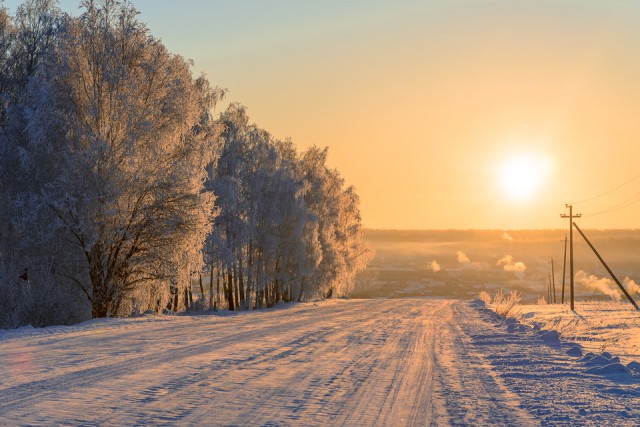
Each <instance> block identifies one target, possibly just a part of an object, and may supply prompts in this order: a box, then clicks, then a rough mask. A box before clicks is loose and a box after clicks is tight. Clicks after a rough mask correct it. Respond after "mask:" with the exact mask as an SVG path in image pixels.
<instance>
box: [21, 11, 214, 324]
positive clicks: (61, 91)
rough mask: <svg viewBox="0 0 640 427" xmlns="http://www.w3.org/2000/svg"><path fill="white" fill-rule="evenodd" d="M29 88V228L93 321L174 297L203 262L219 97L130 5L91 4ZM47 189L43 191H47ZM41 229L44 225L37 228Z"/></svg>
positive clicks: (69, 25)
mask: <svg viewBox="0 0 640 427" xmlns="http://www.w3.org/2000/svg"><path fill="white" fill-rule="evenodd" d="M81 7H82V8H83V13H82V15H81V16H80V17H79V18H67V19H66V20H65V22H64V31H63V32H61V33H60V35H59V37H58V40H57V42H56V44H55V48H54V49H52V50H51V52H50V54H49V55H47V57H46V59H45V63H44V65H43V66H42V67H39V69H38V72H37V73H36V76H35V78H34V79H32V83H31V84H30V86H29V94H28V95H29V97H28V102H27V107H26V109H25V115H26V116H27V117H28V123H27V130H28V144H27V146H26V147H24V150H25V152H26V155H25V158H26V160H25V162H24V163H25V165H26V167H25V169H24V173H25V174H29V175H30V179H31V180H32V181H34V182H39V183H40V186H39V187H40V188H39V190H38V191H33V192H30V193H29V194H25V195H24V196H23V197H22V199H21V203H22V204H23V208H24V211H25V212H30V215H25V218H23V221H22V225H23V228H24V230H25V233H24V234H25V235H29V236H31V238H32V240H33V241H32V242H31V243H32V244H33V245H35V246H39V247H43V246H45V245H46V246H47V248H48V253H49V254H50V255H49V256H48V260H47V262H48V263H49V264H50V267H51V271H53V272H54V273H55V275H56V276H57V277H58V278H65V279H67V280H69V281H71V282H72V283H74V284H75V285H76V286H77V288H78V289H80V291H81V292H82V293H83V294H84V295H85V296H86V299H87V301H88V302H89V303H90V306H91V314H92V316H93V317H104V316H111V315H119V314H126V313H127V312H128V310H130V309H131V307H130V306H128V305H127V304H128V303H129V302H130V301H131V299H132V298H134V297H137V299H138V304H140V305H142V306H143V307H142V308H159V307H161V306H162V305H164V304H165V303H166V300H167V298H168V295H167V291H168V288H169V286H170V285H173V286H175V287H178V288H182V287H184V286H187V285H188V283H189V277H190V273H191V272H192V271H194V270H198V269H200V268H201V266H202V252H201V250H202V246H203V243H204V240H205V237H206V234H207V232H208V230H209V224H210V221H211V218H212V212H213V200H214V198H213V195H212V194H211V193H210V192H205V191H203V182H204V179H205V177H206V170H205V167H206V165H207V164H208V163H210V162H211V160H212V155H213V153H214V151H215V150H214V149H213V144H214V143H215V141H216V139H217V135H218V131H217V130H216V128H215V126H213V125H212V124H211V118H210V117H209V113H208V111H209V109H210V108H211V106H212V103H214V102H215V101H216V100H217V98H218V96H219V95H220V92H219V91H217V90H216V89H212V88H211V87H210V86H209V85H208V83H207V82H206V80H205V79H204V78H200V79H194V78H193V76H192V74H191V71H190V64H189V63H188V62H187V61H185V60H184V59H183V58H182V57H180V56H178V55H173V54H170V53H169V52H168V51H167V49H166V48H165V46H164V45H163V44H162V43H161V42H160V41H159V40H157V39H155V38H153V37H152V36H151V35H150V34H149V32H148V30H147V29H146V27H145V26H144V25H143V24H142V23H140V22H138V21H137V18H136V16H137V11H136V10H135V9H134V8H133V6H132V5H131V4H130V3H128V2H122V3H120V2H116V1H114V0H103V1H100V2H95V1H92V0H87V1H84V2H82V3H81ZM36 187H38V186H36ZM34 225H35V228H37V229H34V227H33V226H34Z"/></svg>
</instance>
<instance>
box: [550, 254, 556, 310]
mask: <svg viewBox="0 0 640 427" xmlns="http://www.w3.org/2000/svg"><path fill="white" fill-rule="evenodd" d="M551 292H553V294H552V295H553V298H551V299H552V300H553V304H555V303H556V273H555V270H554V269H553V258H551Z"/></svg>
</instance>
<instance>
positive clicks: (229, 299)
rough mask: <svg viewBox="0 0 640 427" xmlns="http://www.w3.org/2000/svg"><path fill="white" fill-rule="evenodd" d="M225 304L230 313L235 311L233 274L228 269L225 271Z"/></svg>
mask: <svg viewBox="0 0 640 427" xmlns="http://www.w3.org/2000/svg"><path fill="white" fill-rule="evenodd" d="M227 304H228V305H229V310H230V311H233V310H235V306H234V304H233V274H232V273H231V270H230V269H227Z"/></svg>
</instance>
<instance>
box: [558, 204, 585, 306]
mask: <svg viewBox="0 0 640 427" xmlns="http://www.w3.org/2000/svg"><path fill="white" fill-rule="evenodd" d="M565 207H567V208H569V215H564V214H561V215H560V218H569V286H570V288H569V289H570V291H571V310H572V311H573V310H575V299H574V294H573V219H574V218H581V217H582V215H581V214H575V215H574V214H573V205H565Z"/></svg>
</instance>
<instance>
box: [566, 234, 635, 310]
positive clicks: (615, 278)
mask: <svg viewBox="0 0 640 427" xmlns="http://www.w3.org/2000/svg"><path fill="white" fill-rule="evenodd" d="M573 225H574V226H575V227H576V230H578V233H580V235H581V236H582V238H583V239H584V241H585V242H587V245H589V247H590V248H591V250H592V251H593V253H594V254H596V256H597V257H598V259H599V260H600V262H601V263H602V265H603V266H604V268H606V269H607V272H609V275H610V276H611V278H612V279H613V280H614V281H615V282H616V285H618V287H619V288H620V290H621V291H622V292H623V293H624V296H626V297H627V299H628V300H629V302H630V303H631V304H632V305H633V306H634V307H635V308H636V310H638V311H640V307H638V304H636V302H635V301H634V300H633V298H631V295H629V292H627V290H626V289H625V288H624V286H622V283H620V281H619V280H618V278H617V277H616V275H615V274H613V271H611V269H610V268H609V266H608V265H607V263H606V262H604V259H602V257H601V256H600V254H599V253H598V251H597V250H596V248H595V247H594V246H593V245H592V244H591V242H590V241H589V239H587V236H585V235H584V233H583V232H582V230H580V227H578V225H577V224H576V223H573Z"/></svg>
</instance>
